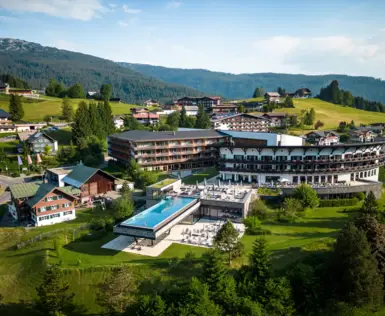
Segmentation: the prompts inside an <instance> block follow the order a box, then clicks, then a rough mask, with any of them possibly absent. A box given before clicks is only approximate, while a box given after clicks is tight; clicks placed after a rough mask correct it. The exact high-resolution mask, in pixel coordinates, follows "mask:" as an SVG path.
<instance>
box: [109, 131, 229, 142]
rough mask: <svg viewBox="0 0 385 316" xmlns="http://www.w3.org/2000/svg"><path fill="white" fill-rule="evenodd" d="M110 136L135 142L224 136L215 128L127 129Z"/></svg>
mask: <svg viewBox="0 0 385 316" xmlns="http://www.w3.org/2000/svg"><path fill="white" fill-rule="evenodd" d="M110 137H114V138H120V139H124V140H132V141H134V142H142V141H162V140H180V139H197V138H222V137H224V136H223V135H222V134H220V133H218V132H217V131H214V130H195V131H178V132H150V131H126V132H123V133H119V134H113V135H111V136H110Z"/></svg>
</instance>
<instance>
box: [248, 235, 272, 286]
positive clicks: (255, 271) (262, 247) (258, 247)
mask: <svg viewBox="0 0 385 316" xmlns="http://www.w3.org/2000/svg"><path fill="white" fill-rule="evenodd" d="M270 266H271V264H270V252H269V250H268V248H267V242H266V240H265V239H263V238H258V239H256V240H255V241H254V243H253V250H252V252H251V254H250V256H249V269H250V274H251V276H252V277H253V278H254V279H255V278H256V279H257V282H258V284H264V283H265V282H266V280H267V279H268V278H269V276H270Z"/></svg>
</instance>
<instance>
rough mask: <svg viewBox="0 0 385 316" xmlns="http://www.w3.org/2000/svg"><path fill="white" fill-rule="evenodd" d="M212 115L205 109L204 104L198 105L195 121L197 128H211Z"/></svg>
mask: <svg viewBox="0 0 385 316" xmlns="http://www.w3.org/2000/svg"><path fill="white" fill-rule="evenodd" d="M210 125H211V124H210V117H209V115H208V114H207V112H206V111H205V109H204V107H203V105H199V106H198V114H197V120H196V122H195V128H202V129H206V128H210Z"/></svg>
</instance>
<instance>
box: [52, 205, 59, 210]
mask: <svg viewBox="0 0 385 316" xmlns="http://www.w3.org/2000/svg"><path fill="white" fill-rule="evenodd" d="M58 208H59V205H52V206H51V210H52V211H54V210H57V209H58Z"/></svg>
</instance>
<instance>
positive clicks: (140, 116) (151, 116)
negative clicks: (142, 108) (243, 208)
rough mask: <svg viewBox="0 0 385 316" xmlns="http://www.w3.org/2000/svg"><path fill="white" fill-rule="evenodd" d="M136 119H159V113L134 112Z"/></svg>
mask: <svg viewBox="0 0 385 316" xmlns="http://www.w3.org/2000/svg"><path fill="white" fill-rule="evenodd" d="M133 117H134V118H135V119H159V114H155V113H138V114H134V115H133Z"/></svg>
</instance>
